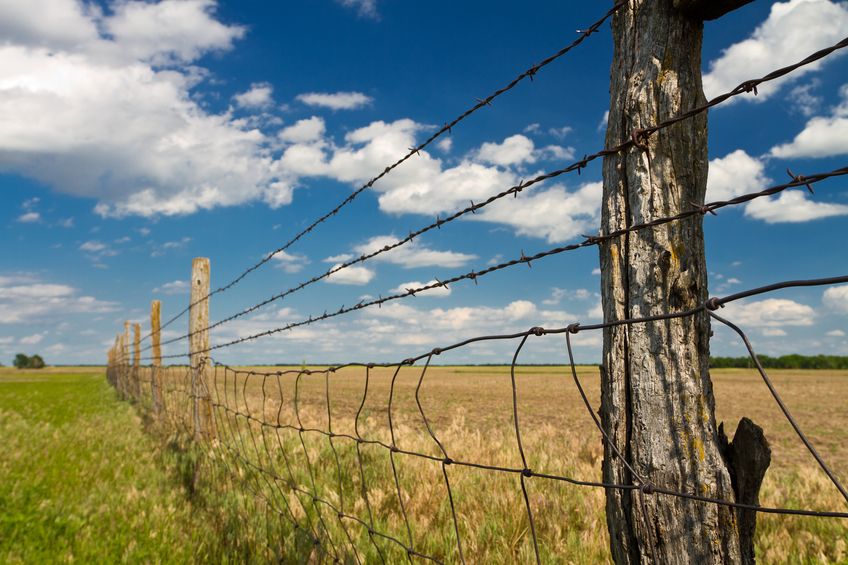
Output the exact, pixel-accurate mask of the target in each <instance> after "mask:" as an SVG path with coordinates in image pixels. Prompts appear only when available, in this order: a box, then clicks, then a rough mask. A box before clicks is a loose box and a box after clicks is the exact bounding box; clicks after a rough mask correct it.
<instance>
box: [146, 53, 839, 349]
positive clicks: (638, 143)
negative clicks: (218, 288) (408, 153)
mask: <svg viewBox="0 0 848 565" xmlns="http://www.w3.org/2000/svg"><path fill="white" fill-rule="evenodd" d="M845 47H848V38H845V39H843V40H842V41H840V42H838V43H836V44H834V45H831V46H830V47H827V48H825V49H822V50H820V51H817V52H816V53H813V54H812V55H810V56H808V57H806V58H805V59H803V60H802V61H799V62H797V63H794V64H792V65H788V66H786V67H783V68H781V69H777V70H775V71H772V72H771V73H769V74H767V75H765V76H763V77H760V78H758V79H750V80H747V81H744V82H742V83H740V84H739V85H738V86H736V88H734V89H732V90H730V91H728V92H726V93H724V94H721V95H719V96H716V97H715V98H713V99H711V100H709V101H708V102H706V103H705V104H703V105H701V106H698V107H696V108H693V109H691V110H688V111H686V112H683V113H681V114H679V115H677V116H674V117H671V118H669V119H667V120H664V121H662V122H660V123H658V124H656V125H654V126H651V127H646V128H639V129H636V130H634V131H633V132H632V133H631V135H630V136H629V137H628V138H627V139H625V140H623V141H622V142H621V143H619V144H618V145H616V146H614V147H609V148H605V149H603V150H601V151H597V152H595V153H593V154H591V155H585V156H584V157H583V158H582V159H581V160H579V161H576V162H573V163H571V164H570V165H568V166H567V167H565V168H562V169H557V170H554V171H550V172H547V173H544V174H541V175H538V176H536V177H535V178H533V179H531V180H529V181H524V180H521V181H520V182H519V183H518V184H517V185H515V186H512V187H510V188H508V189H506V190H504V191H502V192H500V193H498V194H495V195H492V196H490V197H489V198H487V199H486V200H484V201H483V202H480V203H477V204H475V203H474V202H473V201H471V203H470V206H468V207H466V208H463V209H462V210H459V211H457V212H454V213H453V214H451V215H450V216H447V217H446V218H437V219H436V221H435V222H434V223H431V224H428V225H426V226H424V227H422V228H420V229H418V230H415V231H411V232H410V233H409V234H408V235H407V236H406V237H404V238H402V239H400V240H398V241H396V242H395V243H393V244H389V245H386V246H384V247H382V248H380V249H377V250H375V251H372V252H371V253H366V254H363V255H361V256H359V257H357V258H354V259H351V260H348V261H345V262H342V263H340V264H339V265H337V266H335V267H332V268H330V269H328V270H327V271H326V272H324V273H323V274H321V275H317V276H315V277H312V278H311V279H309V280H306V281H304V282H302V283H300V284H298V285H296V286H294V287H291V288H289V289H287V290H284V291H282V292H279V293H277V294H275V295H272V296H270V297H268V298H266V299H264V300H262V301H260V302H258V303H257V304H254V305H252V306H249V307H247V308H245V309H243V310H241V311H239V312H236V313H235V314H232V315H230V316H227V317H226V318H223V319H221V320H219V321H217V322H215V323H213V324H211V325H209V326H207V328H205V330H209V329H212V328H216V327H218V326H221V325H223V324H226V323H228V322H231V321H233V320H236V319H238V318H241V317H242V316H245V315H247V314H250V313H252V312H255V311H256V310H258V309H260V308H262V307H264V306H267V305H268V304H271V303H272V302H275V301H277V300H281V299H283V298H285V297H286V296H289V295H291V294H293V293H295V292H298V291H299V290H302V289H303V288H306V287H308V286H310V285H312V284H315V283H317V282H319V281H321V280H323V279H326V278H328V277H330V276H331V275H333V274H335V273H337V272H339V271H341V270H343V269H346V268H348V267H351V266H353V265H356V264H358V263H362V262H365V261H367V260H369V259H372V258H373V257H376V256H378V255H381V254H383V253H387V252H389V251H391V250H393V249H396V248H398V247H401V246H403V245H405V244H407V243H409V242H410V241H412V240H413V239H415V238H416V237H419V236H421V235H422V234H425V233H427V232H429V231H431V230H433V229H439V228H440V227H441V226H442V225H444V224H446V223H449V222H452V221H454V220H457V219H459V218H461V217H463V216H465V215H467V214H469V213H471V214H475V213H476V212H477V210H479V209H481V208H484V207H486V206H488V205H489V204H491V203H493V202H495V201H497V200H500V199H502V198H504V197H506V196H509V195H514V196H517V195H518V193H520V192H522V191H523V190H524V189H525V188H528V187H530V186H533V185H535V184H538V183H541V182H544V181H546V180H550V179H553V178H556V177H559V176H561V175H564V174H567V173H571V172H574V171H577V172H578V173H580V171H581V169H583V168H585V167H586V166H587V165H588V164H589V163H591V162H592V161H595V160H596V159H598V158H600V157H604V156H607V155H613V154H616V153H619V152H621V151H624V150H627V149H629V148H630V147H634V146H635V147H645V146H646V145H645V144H647V140H648V138H649V137H650V136H651V135H652V134H654V133H656V132H658V131H661V130H663V129H666V128H668V127H671V126H673V125H674V124H677V123H678V122H681V121H683V120H687V119H690V118H692V117H693V116H696V115H698V114H701V113H703V112H706V111H707V110H709V109H710V108H712V107H714V106H717V105H719V104H721V103H723V102H725V101H727V100H728V99H730V98H733V97H735V96H739V95H740V94H744V93H746V92H749V91H750V90H749V87H750V85H752V84H753V85H758V84H762V83H764V82H768V81H771V80H775V79H777V78H780V77H782V76H785V75H786V74H788V73H790V72H792V71H793V70H795V69H798V68H800V67H803V66H805V65H810V64H812V63H814V62H816V61H818V60H820V59H822V58H824V57H826V56H828V55H830V54H831V53H833V52H835V51H837V50H839V49H843V48H845ZM788 172H789V176H790V178H791V179H792V183H790V184H791V186H792V187H795V186H805V187H806V188H807V189H808V190H810V191H812V182H813V181H812V180H811V179H812V178H813V177H805V176H797V175H795V174H794V173H792V172H791V171H788ZM702 210H703V211H704V213H710V214H715V210H716V208H711V209H707V208H702ZM527 264H528V266H529V265H530V263H529V262H527ZM212 294H215V293H214V292H213V293H210V294H209V295H208V296H207V297H206V298H204V299H201V300H205V299H208V297H209V296H211V295H212ZM190 307H191V305H189V308H190ZM186 311H188V308H187V309H186ZM183 313H184V312H183ZM180 315H182V313H181V314H180ZM162 327H163V328H164V327H165V326H164V325H163V326H162ZM205 330H199V331H205ZM191 335H193V334H192V333H187V334H184V335H181V336H179V337H175V338H172V339H169V340H166V341H164V342H163V343H162V344H163V345H167V344H169V343H175V342H177V341H181V340H183V339H187V338H189V337H191ZM151 347H152V346H148V347H145V348H144V351H147V350H149V349H150V348H151Z"/></svg>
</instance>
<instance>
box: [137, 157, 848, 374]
mask: <svg viewBox="0 0 848 565" xmlns="http://www.w3.org/2000/svg"><path fill="white" fill-rule="evenodd" d="M846 174H848V167H842V168H839V169H834V170H832V171H829V172H825V173H815V174H811V175H791V176H792V180H791V181H790V182H787V183H783V184H780V185H776V186H772V187H770V188H767V189H764V190H761V191H759V192H754V193H750V194H745V195H742V196H738V197H736V198H732V199H730V200H721V201H715V202H711V203H708V204H704V205H703V206H698V207H696V208H693V209H691V210H687V211H684V212H680V213H678V214H674V215H671V216H665V217H661V218H656V219H654V220H651V221H649V222H644V223H639V224H633V225H631V226H628V227H626V228H621V229H618V230H615V231H612V232H609V233H607V234H599V235H586V236H584V238H583V240H582V241H579V242H577V243H572V244H569V245H564V246H558V247H554V248H552V249H548V250H547V251H541V252H539V253H536V254H534V255H530V256H527V255H525V254H524V253H523V252H522V254H521V256H520V257H518V258H515V259H511V260H509V261H504V262H501V263H498V264H496V265H492V266H490V267H487V268H486V269H483V270H480V271H470V272H467V273H464V274H461V275H456V276H453V277H450V278H446V279H444V280H435V281H434V282H432V283H429V284H426V285H421V286H419V287H417V288H409V289H406V290H405V291H404V292H399V293H395V294H391V295H388V296H380V297H379V298H376V299H373V300H368V301H360V302H359V303H357V304H356V305H354V306H348V307H346V306H342V307H341V308H339V310H337V311H335V312H324V313H323V314H321V315H320V316H314V317H313V316H310V317H309V318H307V319H304V320H300V321H298V322H292V323H289V324H286V325H284V326H280V327H276V328H271V329H268V330H264V331H261V332H257V333H253V334H250V335H247V336H243V337H240V338H237V339H233V340H230V341H227V342H224V343H220V344H216V345H212V346H210V347H208V348H203V349H199V350H195V351H189V352H187V353H175V354H169V355H162V356H161V358H162V359H177V358H181V357H187V356H190V355H194V354H198V353H201V354H202V353H208V352H210V351H215V350H218V349H223V348H226V347H232V346H234V345H238V344H241V343H245V342H247V341H252V340H255V339H259V338H262V337H267V336H270V335H274V334H277V333H280V332H284V331H288V330H291V329H294V328H298V327H302V326H308V325H311V324H315V323H317V322H321V321H324V320H327V319H330V318H335V317H338V316H342V315H345V314H349V313H352V312H356V311H358V310H362V309H364V308H369V307H371V306H382V305H383V304H385V303H386V302H391V301H394V300H400V299H403V298H407V297H411V296H415V295H416V294H420V293H422V292H426V291H428V290H433V289H436V288H449V285H451V284H453V283H456V282H460V281H463V280H472V281H474V282H475V284H476V282H477V279H478V278H480V277H484V276H486V275H488V274H491V273H494V272H497V271H501V270H504V269H508V268H510V267H514V266H516V265H521V264H527V265H528V266H531V267H532V262H533V261H538V260H540V259H544V258H546V257H550V256H553V255H558V254H560V253H565V252H569V251H575V250H577V249H581V248H584V247H590V246H595V245H599V244H601V243H603V242H605V241H608V240H611V239H615V238H618V237H621V236H623V235H625V234H628V233H632V232H637V231H641V230H645V229H650V228H653V227H656V226H660V225H663V224H667V223H671V222H676V221H680V220H684V219H686V218H691V217H693V216H704V215H706V214H711V215H714V214H715V213H716V211H717V210H720V209H721V208H724V207H727V206H735V205H739V204H743V203H746V202H750V201H751V200H755V199H757V198H763V197H767V196H772V195H774V194H778V193H780V192H782V191H784V190H787V189H790V188H796V187H801V186H803V187H807V188H811V187H812V186H813V185H814V184H816V183H819V182H821V181H823V180H826V179H829V178H832V177H838V176H844V175H846ZM210 327H215V325H214V324H213V325H212V326H210ZM199 331H202V330H199ZM199 331H198V332H194V333H195V334H196V333H199ZM142 359H143V360H150V359H152V358H151V357H143V358H142Z"/></svg>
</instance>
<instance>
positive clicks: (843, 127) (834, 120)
mask: <svg viewBox="0 0 848 565" xmlns="http://www.w3.org/2000/svg"><path fill="white" fill-rule="evenodd" d="M840 95H841V99H842V102H841V103H840V104H839V105H838V106H836V107H835V108H834V109H833V112H832V113H831V115H830V116H817V117H814V118H812V119H811V120H809V121H808V122H807V123H806V125H805V126H804V129H803V130H801V132H800V133H799V134H798V135H796V136H795V139H793V140H792V141H790V142H789V143H783V144H781V145H776V146H774V147H772V149H771V151H770V154H771V155H772V156H774V157H779V158H783V159H787V158H797V157H813V158H818V157H832V156H834V155H845V154H848V84H845V85H843V86H842V88H841V89H840Z"/></svg>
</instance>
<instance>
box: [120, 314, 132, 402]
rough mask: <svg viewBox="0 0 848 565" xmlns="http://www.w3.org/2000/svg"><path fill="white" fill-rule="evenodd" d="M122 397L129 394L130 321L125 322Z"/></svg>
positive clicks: (122, 356)
mask: <svg viewBox="0 0 848 565" xmlns="http://www.w3.org/2000/svg"><path fill="white" fill-rule="evenodd" d="M121 352H122V354H121V398H124V399H126V398H127V395H128V394H129V377H130V375H129V373H130V321H129V320H126V321H125V322H124V335H123V343H122V344H121Z"/></svg>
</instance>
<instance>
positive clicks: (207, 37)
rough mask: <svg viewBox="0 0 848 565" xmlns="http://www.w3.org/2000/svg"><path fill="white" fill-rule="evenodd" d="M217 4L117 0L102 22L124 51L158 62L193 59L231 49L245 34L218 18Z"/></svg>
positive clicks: (195, 0) (200, 0) (189, 0)
mask: <svg viewBox="0 0 848 565" xmlns="http://www.w3.org/2000/svg"><path fill="white" fill-rule="evenodd" d="M215 6H216V2H215V0H162V1H160V2H153V3H150V2H139V1H135V2H115V3H113V4H112V5H111V8H112V10H114V14H113V15H112V16H109V17H107V18H104V19H103V20H102V23H103V24H104V27H105V29H106V31H107V32H108V33H109V35H110V36H111V37H112V38H113V40H114V42H115V43H116V44H118V45H120V47H121V50H122V51H123V53H124V54H125V55H129V56H132V57H133V58H135V59H139V60H143V61H152V62H154V63H156V64H163V63H174V62H190V61H194V60H196V59H197V58H198V57H200V56H201V55H203V54H204V53H205V52H207V51H216V50H225V49H230V48H231V47H232V44H233V41H234V40H236V39H239V38H241V37H242V36H243V35H244V34H245V31H246V30H245V28H244V27H241V26H227V25H224V24H222V23H220V22H218V21H217V20H216V19H215V13H214V12H215Z"/></svg>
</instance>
